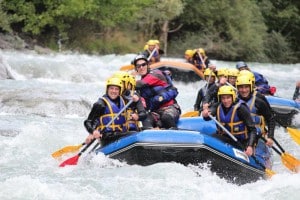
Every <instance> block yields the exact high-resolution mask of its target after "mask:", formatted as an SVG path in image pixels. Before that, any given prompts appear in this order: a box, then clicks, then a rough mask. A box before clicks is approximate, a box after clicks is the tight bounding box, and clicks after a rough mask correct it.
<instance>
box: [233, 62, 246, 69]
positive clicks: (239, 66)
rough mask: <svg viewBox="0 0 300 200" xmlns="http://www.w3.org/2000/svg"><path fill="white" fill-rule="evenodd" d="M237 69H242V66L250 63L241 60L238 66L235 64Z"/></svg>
mask: <svg viewBox="0 0 300 200" xmlns="http://www.w3.org/2000/svg"><path fill="white" fill-rule="evenodd" d="M235 67H236V68H237V69H240V68H242V67H248V65H247V64H246V63H245V62H244V61H239V62H237V63H236V66H235Z"/></svg>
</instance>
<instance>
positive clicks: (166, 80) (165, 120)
mask: <svg viewBox="0 0 300 200" xmlns="http://www.w3.org/2000/svg"><path fill="white" fill-rule="evenodd" d="M134 66H135V70H136V71H137V73H138V75H140V76H141V80H138V81H137V83H136V90H137V91H138V92H139V94H140V95H141V97H142V98H143V99H144V100H145V106H146V110H148V111H150V112H151V113H152V116H154V119H153V121H154V122H155V123H153V124H154V127H159V128H176V127H177V122H178V119H179V116H180V114H181V109H180V106H179V105H178V104H177V101H176V96H177V95H178V91H177V88H176V87H174V85H173V84H172V80H171V77H169V76H168V75H167V74H166V73H164V72H163V71H161V70H150V66H149V62H148V60H147V57H145V56H144V55H138V56H136V57H135V59H134Z"/></svg>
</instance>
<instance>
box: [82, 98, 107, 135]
mask: <svg viewBox="0 0 300 200" xmlns="http://www.w3.org/2000/svg"><path fill="white" fill-rule="evenodd" d="M104 110H105V103H104V101H103V100H102V99H101V98H100V99H99V100H98V101H97V102H96V103H94V104H93V107H92V110H91V112H90V114H89V115H88V118H87V119H86V120H84V126H85V128H86V130H87V131H88V132H89V133H90V134H92V133H93V131H94V130H95V129H96V127H97V124H96V120H97V119H98V118H99V117H100V116H101V115H102V114H103V113H104Z"/></svg>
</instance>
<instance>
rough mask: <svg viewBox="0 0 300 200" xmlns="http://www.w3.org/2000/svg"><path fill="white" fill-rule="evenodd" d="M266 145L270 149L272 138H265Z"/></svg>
mask: <svg viewBox="0 0 300 200" xmlns="http://www.w3.org/2000/svg"><path fill="white" fill-rule="evenodd" d="M266 145H267V146H268V147H272V146H273V140H272V138H268V137H267V136H266Z"/></svg>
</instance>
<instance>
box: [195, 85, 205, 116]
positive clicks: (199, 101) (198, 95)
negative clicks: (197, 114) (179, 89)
mask: <svg viewBox="0 0 300 200" xmlns="http://www.w3.org/2000/svg"><path fill="white" fill-rule="evenodd" d="M202 91H203V88H201V89H200V90H199V91H198V94H197V98H196V102H195V105H194V111H198V110H200V104H201V101H202V99H203V96H202V94H203V92H202Z"/></svg>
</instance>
